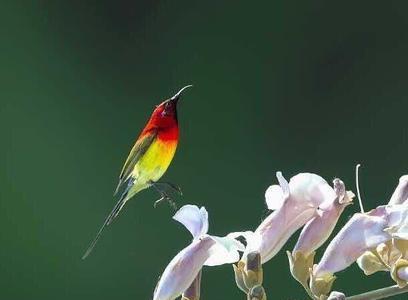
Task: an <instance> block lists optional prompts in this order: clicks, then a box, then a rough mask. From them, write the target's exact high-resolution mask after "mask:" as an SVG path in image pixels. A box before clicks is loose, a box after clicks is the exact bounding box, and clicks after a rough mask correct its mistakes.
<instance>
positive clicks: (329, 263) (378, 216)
mask: <svg viewBox="0 0 408 300" xmlns="http://www.w3.org/2000/svg"><path fill="white" fill-rule="evenodd" d="M407 215H408V207H407V206H404V205H392V206H379V207H377V208H376V209H373V210H372V211H370V212H368V213H357V214H354V216H353V217H352V218H351V219H350V220H349V221H348V222H347V223H346V225H345V226H344V227H343V228H342V229H341V230H340V232H339V233H338V234H337V235H336V237H335V238H334V239H333V240H332V241H331V242H330V244H329V245H328V246H327V249H326V251H325V253H324V254H323V257H322V259H321V261H320V262H319V264H317V265H315V266H314V268H313V273H312V279H311V282H310V288H311V290H312V292H313V294H314V295H316V296H320V295H321V294H324V293H326V292H328V291H330V288H331V284H332V283H333V281H334V279H335V277H334V273H336V272H339V271H341V270H344V269H345V268H347V267H348V266H350V265H351V264H352V263H353V262H355V261H356V260H357V258H359V257H360V256H361V255H362V254H363V253H365V252H366V251H371V250H374V249H376V247H377V246H378V245H380V244H382V243H386V242H388V241H390V240H391V239H392V238H393V237H394V236H395V237H396V236H398V235H403V234H404V233H405V229H404V227H405V224H406V222H408V218H407Z"/></svg>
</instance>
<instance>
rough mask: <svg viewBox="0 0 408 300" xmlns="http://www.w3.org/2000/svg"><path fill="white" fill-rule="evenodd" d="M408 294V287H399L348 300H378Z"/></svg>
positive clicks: (383, 289) (391, 287)
mask: <svg viewBox="0 0 408 300" xmlns="http://www.w3.org/2000/svg"><path fill="white" fill-rule="evenodd" d="M407 292H408V286H406V287H404V288H400V287H399V286H398V285H393V286H389V287H386V288H382V289H378V290H374V291H370V292H367V293H363V294H360V295H355V296H350V297H347V298H346V300H377V299H384V298H388V297H391V296H395V295H399V294H403V293H407Z"/></svg>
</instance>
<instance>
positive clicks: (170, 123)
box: [82, 85, 192, 259]
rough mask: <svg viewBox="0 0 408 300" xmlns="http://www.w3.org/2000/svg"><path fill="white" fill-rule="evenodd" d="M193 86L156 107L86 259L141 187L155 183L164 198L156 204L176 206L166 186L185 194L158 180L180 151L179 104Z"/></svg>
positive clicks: (128, 163) (121, 175)
mask: <svg viewBox="0 0 408 300" xmlns="http://www.w3.org/2000/svg"><path fill="white" fill-rule="evenodd" d="M191 86H192V85H187V86H185V87H183V88H182V89H181V90H180V91H179V92H178V93H177V94H175V95H174V96H173V97H171V98H170V99H167V100H165V101H163V102H162V103H160V104H159V105H157V106H156V108H155V110H154V111H153V113H152V115H151V117H150V119H149V121H148V122H147V124H146V126H145V128H144V129H143V130H142V132H141V133H140V135H139V137H138V138H137V140H136V143H135V145H134V146H133V148H132V150H131V151H130V153H129V156H128V158H127V159H126V161H125V164H124V165H123V168H122V171H121V172H120V175H119V183H118V186H117V188H116V191H115V194H114V195H116V193H117V192H118V191H119V189H120V188H121V186H122V185H123V184H124V183H127V185H126V188H125V189H124V191H123V193H122V195H121V197H120V198H119V201H118V202H117V203H116V205H115V206H114V207H113V209H112V211H111V213H110V214H109V215H108V217H107V218H106V219H105V222H104V223H103V225H102V227H101V228H100V229H99V231H98V233H97V234H96V237H95V239H94V240H93V241H92V243H91V245H90V246H89V248H88V249H87V250H86V252H85V254H84V256H83V257H82V259H85V258H86V257H87V256H88V255H89V254H90V253H91V251H92V249H93V248H94V247H95V245H96V243H97V242H98V240H99V238H100V236H101V234H102V231H103V229H104V228H105V226H107V225H109V224H110V223H111V222H112V221H113V220H114V219H115V218H116V217H117V216H118V214H119V212H120V210H121V209H122V208H123V206H124V205H125V203H126V202H127V201H128V200H129V199H130V198H132V197H133V196H134V195H136V194H137V193H138V192H140V191H141V190H144V189H146V188H148V187H151V186H152V187H154V188H155V189H156V190H157V191H158V192H159V193H160V195H161V198H160V199H159V200H157V201H156V202H155V205H154V206H156V204H158V203H159V202H161V201H163V200H167V201H169V202H170V204H173V205H174V203H173V202H172V200H171V198H170V197H169V196H168V194H167V193H166V191H165V190H164V189H163V187H164V186H166V187H170V188H172V189H173V190H176V191H178V192H179V193H180V194H181V190H180V188H179V187H178V186H176V185H174V184H171V183H169V182H159V181H158V180H159V179H160V178H161V177H162V176H163V174H164V173H165V172H166V170H167V168H168V167H169V165H170V163H171V161H172V160H173V157H174V154H175V152H176V148H177V143H178V139H179V128H178V120H177V103H178V100H179V99H180V95H181V93H182V92H183V91H184V90H185V89H186V88H189V87H191Z"/></svg>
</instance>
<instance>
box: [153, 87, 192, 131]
mask: <svg viewBox="0 0 408 300" xmlns="http://www.w3.org/2000/svg"><path fill="white" fill-rule="evenodd" d="M189 87H192V85H187V86H185V87H183V88H182V89H181V90H180V91H178V92H177V94H175V95H174V96H173V97H171V98H170V99H167V100H164V101H163V102H162V103H160V104H159V105H157V106H156V108H155V110H154V112H153V117H154V119H155V120H156V121H158V122H160V123H166V122H167V121H169V122H170V121H172V120H173V121H174V120H176V121H177V103H178V101H179V99H180V97H181V93H182V92H183V91H184V90H185V89H187V88H189Z"/></svg>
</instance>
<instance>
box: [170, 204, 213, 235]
mask: <svg viewBox="0 0 408 300" xmlns="http://www.w3.org/2000/svg"><path fill="white" fill-rule="evenodd" d="M173 219H174V220H176V221H178V222H180V223H181V224H183V225H184V226H185V227H186V228H187V229H188V231H190V232H191V234H192V235H193V238H194V239H196V238H199V237H200V236H203V235H204V234H206V233H207V232H208V212H207V210H206V209H205V207H201V208H198V206H196V205H190V204H187V205H184V206H183V207H181V208H180V209H179V210H178V211H177V212H176V214H175V215H174V216H173Z"/></svg>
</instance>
